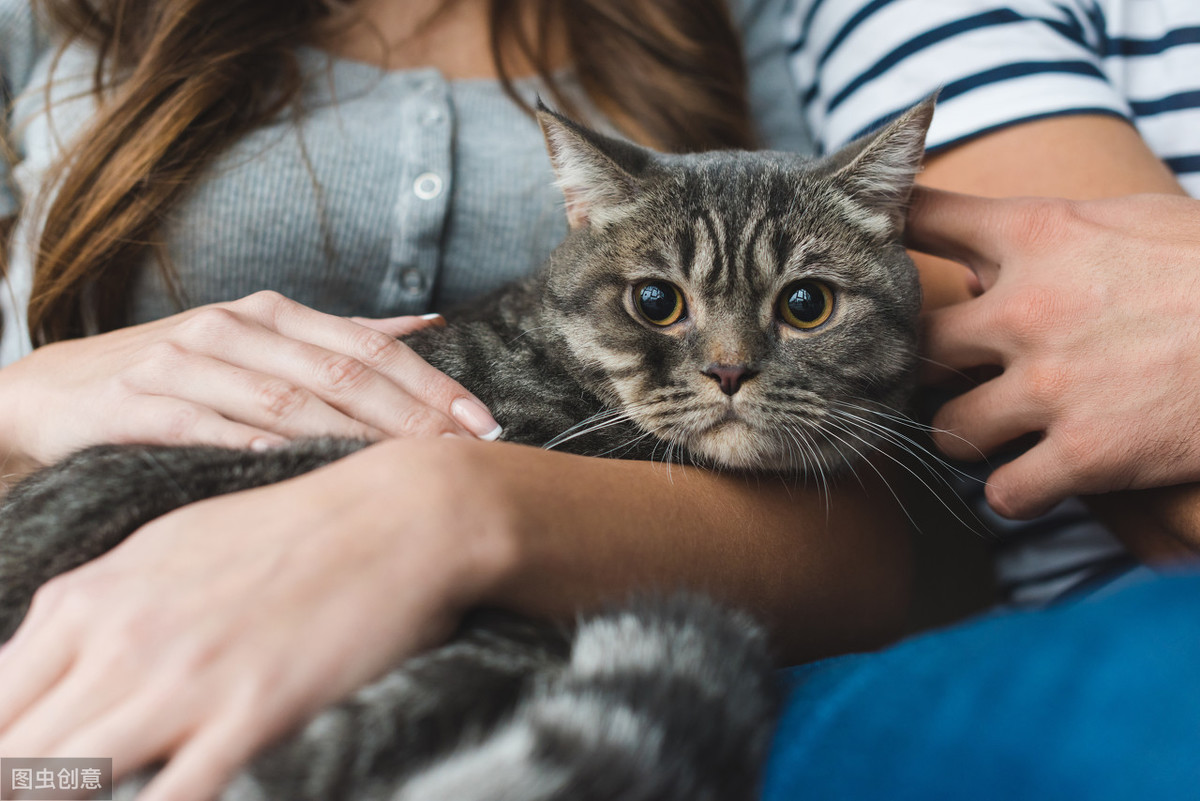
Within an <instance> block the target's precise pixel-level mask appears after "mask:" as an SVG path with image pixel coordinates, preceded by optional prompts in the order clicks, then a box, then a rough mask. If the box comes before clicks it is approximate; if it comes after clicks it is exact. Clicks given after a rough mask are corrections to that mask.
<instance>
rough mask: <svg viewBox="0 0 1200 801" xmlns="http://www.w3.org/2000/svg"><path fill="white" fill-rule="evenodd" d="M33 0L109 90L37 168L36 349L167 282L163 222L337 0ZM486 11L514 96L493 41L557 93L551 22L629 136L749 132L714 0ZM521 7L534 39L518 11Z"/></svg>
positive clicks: (281, 91) (659, 140)
mask: <svg viewBox="0 0 1200 801" xmlns="http://www.w3.org/2000/svg"><path fill="white" fill-rule="evenodd" d="M452 1H453V0H450V2H452ZM40 2H41V4H42V5H43V6H44V9H45V12H46V14H47V16H48V18H49V19H50V20H51V21H52V22H53V23H54V24H55V25H57V27H58V28H59V29H61V30H62V32H63V33H64V34H65V42H67V43H69V42H71V41H76V40H82V41H85V42H87V43H89V44H91V45H92V46H94V47H95V48H96V50H97V52H98V54H99V57H98V59H97V63H96V69H95V73H94V82H93V88H94V92H95V94H96V96H97V98H98V99H99V100H100V101H101V103H100V110H99V113H98V114H97V115H96V118H95V119H94V121H93V122H92V124H91V127H90V129H89V131H88V132H87V133H86V134H85V135H83V136H81V137H80V139H79V140H78V143H77V144H75V145H74V146H73V147H72V148H71V149H70V150H69V151H68V152H66V153H64V154H63V157H62V158H61V159H60V161H59V163H58V165H57V168H56V170H55V171H54V172H52V174H51V175H50V176H48V179H47V185H48V186H55V187H56V194H55V196H54V200H53V202H52V203H51V204H50V206H49V209H48V210H47V216H46V223H45V228H44V230H43V233H42V239H41V246H40V248H39V252H38V256H37V260H36V266H35V269H34V281H33V294H32V298H31V300H30V305H29V328H30V334H31V335H32V337H33V340H34V342H35V344H38V345H41V344H45V343H48V342H53V341H56V340H60V339H67V338H71V337H76V336H81V335H83V334H84V333H85V328H86V325H85V321H86V320H93V321H94V322H95V324H96V325H98V326H99V327H100V328H101V329H102V330H108V329H112V328H117V327H119V326H121V325H123V324H124V321H125V318H126V307H127V298H126V296H127V293H128V287H129V283H130V281H131V278H132V276H133V273H134V270H135V269H136V268H137V266H138V265H140V264H142V263H144V261H145V259H146V256H147V255H148V254H149V253H151V252H157V253H158V254H159V255H160V258H159V259H158V260H157V261H158V263H159V266H160V269H162V270H163V271H164V273H165V277H166V278H167V280H168V285H171V281H170V278H171V276H170V270H169V267H168V265H167V262H166V259H165V256H164V253H165V247H164V245H163V243H162V242H161V241H160V240H158V239H157V238H156V235H157V234H158V231H159V228H160V223H161V222H162V220H163V219H164V217H165V216H166V214H167V213H168V211H169V209H170V208H171V207H172V205H173V204H174V203H175V202H176V201H177V200H178V198H179V197H180V195H181V193H182V192H183V191H184V190H185V189H186V188H187V187H188V186H189V185H190V184H191V183H192V182H193V181H194V180H195V179H196V178H197V177H198V176H199V175H200V173H201V172H202V171H203V170H204V168H205V167H206V166H207V164H208V163H209V161H210V160H211V159H212V158H213V157H214V155H216V154H217V153H219V152H220V151H221V150H222V149H223V148H224V147H227V146H228V145H230V144H231V143H232V142H233V141H235V140H236V139H237V138H238V137H239V136H241V135H243V134H244V133H246V132H247V131H249V130H251V129H252V128H254V127H255V126H258V125H261V124H263V123H264V122H265V121H267V120H268V119H270V118H272V117H274V116H275V115H277V114H278V113H280V112H281V111H283V110H284V109H285V108H286V107H287V106H288V105H290V104H292V103H294V102H296V98H297V97H298V95H299V89H300V88H301V81H302V75H301V73H300V68H299V64H298V62H297V60H296V56H295V47H296V45H297V44H298V43H301V42H304V41H306V40H308V39H310V38H311V37H312V35H313V33H314V31H315V30H316V28H317V26H318V25H320V24H322V23H324V22H328V21H329V19H330V18H331V15H332V14H334V13H335V11H337V10H339V8H338V7H339V6H340V5H341V3H340V2H339V0H253V2H231V1H230V0H40ZM490 9H491V10H490V24H491V41H492V58H493V61H494V63H495V66H496V70H497V72H498V74H499V75H500V79H501V82H502V85H503V86H504V87H505V90H506V91H507V92H508V93H509V95H510V96H511V97H513V99H514V100H517V101H518V102H520V101H519V99H518V98H517V96H516V94H515V93H514V92H513V91H512V87H511V83H510V75H509V70H508V66H507V63H508V62H507V61H506V60H505V59H502V58H501V54H502V53H505V52H508V53H511V52H514V48H515V52H518V53H520V54H522V55H523V56H524V57H525V58H526V60H527V61H528V63H530V64H532V65H533V67H534V68H535V69H536V71H537V73H538V74H539V75H540V77H541V78H542V80H543V81H544V82H545V83H546V84H547V87H548V90H549V94H550V96H551V98H552V99H553V100H554V101H555V102H558V103H560V105H566V104H565V99H564V98H563V97H562V95H561V93H559V92H558V91H557V87H556V84H555V81H554V70H553V68H552V64H551V63H550V52H549V44H548V35H547V34H546V31H547V30H548V29H549V25H550V24H552V22H553V23H557V24H561V25H562V26H563V29H564V31H565V38H566V41H567V45H568V47H569V51H570V55H571V58H572V61H573V63H574V66H575V67H576V71H577V73H578V75H579V76H580V79H581V81H582V83H583V86H584V89H585V90H586V91H587V93H588V95H589V97H590V98H591V99H592V101H593V102H595V103H596V104H597V106H598V107H599V108H600V109H601V110H603V111H604V112H605V113H606V114H608V115H609V116H610V117H611V119H612V120H613V121H614V122H615V123H616V124H617V125H618V126H619V127H621V128H622V130H624V131H625V132H626V133H627V134H628V135H629V136H631V137H632V138H634V139H637V140H639V141H642V142H643V143H645V144H649V145H652V146H656V147H658V148H660V149H664V150H676V151H685V150H704V149H711V148H716V147H748V146H750V145H751V144H752V140H753V134H752V129H751V127H750V123H749V113H748V104H747V99H746V89H745V70H744V66H743V62H742V57H741V49H740V45H739V42H738V38H737V36H736V34H735V31H734V29H733V25H732V22H731V21H730V19H729V13H728V10H727V9H726V8H725V7H724V4H723V3H722V2H721V0H571V1H570V3H569V4H568V3H564V2H563V0H490ZM530 10H532V11H533V12H534V16H535V19H536V20H537V21H538V25H537V26H536V29H535V33H534V34H533V35H532V36H531V35H530V34H529V32H528V30H527V29H526V27H525V26H524V25H522V24H521V23H520V21H519V16H520V15H519V13H518V12H520V11H530ZM64 47H65V44H64Z"/></svg>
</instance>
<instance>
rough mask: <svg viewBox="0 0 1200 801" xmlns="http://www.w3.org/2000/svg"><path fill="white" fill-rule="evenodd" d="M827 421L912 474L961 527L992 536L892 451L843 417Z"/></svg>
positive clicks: (980, 522) (987, 536)
mask: <svg viewBox="0 0 1200 801" xmlns="http://www.w3.org/2000/svg"><path fill="white" fill-rule="evenodd" d="M828 422H829V425H831V426H833V427H834V428H837V429H838V430H840V431H842V432H844V433H845V434H848V435H849V436H851V437H854V438H855V439H857V440H858V441H859V442H861V443H862V444H863V445H866V446H868V447H871V448H872V449H873V450H874V451H875V452H876V453H879V454H881V455H882V456H884V457H885V458H887V459H889V460H891V461H892V462H894V463H895V464H896V465H898V466H899V467H900V468H901V469H902V470H904V471H905V472H906V473H908V474H909V475H910V476H912V477H913V478H914V479H916V480H917V482H919V483H920V484H921V486H923V487H924V488H925V489H926V490H927V491H928V492H929V494H930V495H932V496H933V498H934V499H935V500H937V502H938V503H939V504H940V505H941V506H942V507H943V508H944V509H945V510H946V511H947V512H949V513H950V515H951V516H952V517H953V518H954V519H955V520H957V521H958V522H959V523H961V524H962V525H963V527H965V528H966V529H967V530H968V531H970V532H971V533H972V534H974V535H976V536H977V537H981V538H983V539H989V538H991V537H993V536H994V535H993V534H992V532H991V531H990V530H989V529H987V528H986V527H984V529H983V530H982V531H980V530H979V529H978V528H976V527H975V525H973V524H972V523H970V522H968V521H967V520H965V519H963V517H962V515H960V514H959V513H958V511H957V510H955V509H954V507H953V506H951V505H950V503H949V502H948V501H947V500H946V499H945V498H943V497H942V494H941V493H940V492H938V491H937V490H935V489H934V488H933V486H932V485H930V484H929V482H927V481H926V480H925V479H923V478H922V477H921V476H920V474H918V473H917V471H916V470H913V469H912V468H911V467H909V466H908V465H907V464H905V463H904V462H903V461H902V460H900V459H898V458H896V457H895V456H893V455H892V453H891V452H890V451H889V450H887V449H886V448H879V447H875V446H874V445H873V444H872V443H871V441H870V440H868V439H866V438H865V437H863V436H862V435H861V434H859V433H857V432H856V431H854V429H852V428H850V427H849V426H848V425H846V423H847V422H848V421H846V420H845V419H844V418H840V422H839V420H834V419H830V420H829V421H828ZM901 506H903V504H901ZM905 514H906V515H907V514H908V513H907V511H906V512H905ZM972 517H974V514H972ZM975 523H978V524H980V525H982V521H980V520H979V519H978V518H976V519H975Z"/></svg>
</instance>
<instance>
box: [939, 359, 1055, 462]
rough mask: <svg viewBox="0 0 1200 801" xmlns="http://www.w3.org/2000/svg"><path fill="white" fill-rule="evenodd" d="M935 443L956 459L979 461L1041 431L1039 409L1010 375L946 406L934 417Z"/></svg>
mask: <svg viewBox="0 0 1200 801" xmlns="http://www.w3.org/2000/svg"><path fill="white" fill-rule="evenodd" d="M933 427H934V432H933V441H934V442H935V443H936V444H937V446H938V448H939V449H940V450H941V451H942V452H943V453H945V454H946V455H947V456H949V457H950V458H952V459H961V460H963V461H977V460H979V459H981V458H983V457H985V456H987V455H989V454H991V453H992V452H994V451H995V450H996V449H997V448H999V447H1000V446H1002V445H1005V444H1007V443H1009V442H1012V441H1013V440H1015V439H1018V438H1020V437H1022V436H1024V435H1025V434H1029V433H1030V432H1033V431H1039V430H1041V428H1042V421H1041V420H1039V419H1038V409H1037V407H1036V406H1034V405H1032V404H1030V403H1029V402H1028V397H1027V396H1026V395H1024V394H1023V393H1022V392H1021V391H1020V386H1019V385H1018V383H1017V382H1016V381H1015V380H1013V379H1012V378H1011V377H1010V376H1008V375H1001V376H998V377H997V378H993V379H992V380H991V381H986V382H984V383H983V384H981V385H980V386H978V387H976V388H975V389H973V390H971V391H970V392H968V393H966V394H965V395H961V396H959V397H957V398H954V399H953V400H951V401H949V402H947V403H946V405H944V406H943V407H942V408H941V409H940V410H938V413H937V414H936V415H935V416H934V418H933Z"/></svg>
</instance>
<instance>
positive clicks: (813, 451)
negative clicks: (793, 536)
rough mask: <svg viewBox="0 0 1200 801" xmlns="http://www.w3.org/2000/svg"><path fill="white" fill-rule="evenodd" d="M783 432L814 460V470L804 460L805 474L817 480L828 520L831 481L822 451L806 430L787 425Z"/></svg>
mask: <svg viewBox="0 0 1200 801" xmlns="http://www.w3.org/2000/svg"><path fill="white" fill-rule="evenodd" d="M783 430H784V431H786V432H787V433H788V434H789V435H791V436H792V437H793V438H794V439H795V441H796V445H797V447H799V448H800V450H801V453H806V454H808V456H811V458H812V469H811V470H809V469H808V465H809V459H808V456H806V457H805V460H804V465H805V474H806V475H811V476H812V477H813V478H814V479H816V487H817V496H818V497H820V496H824V499H825V518H826V520H828V518H829V507H830V490H829V481H828V479H827V478H826V475H825V468H824V466H823V465H822V463H821V461H820V460H819V456H820V449H819V448H817V445H816V443H815V442H812V441H811V439H810V438H809V436H808V432H807V431H805V430H804V429H801V428H798V427H793V426H790V425H786V424H785V425H784V427H783Z"/></svg>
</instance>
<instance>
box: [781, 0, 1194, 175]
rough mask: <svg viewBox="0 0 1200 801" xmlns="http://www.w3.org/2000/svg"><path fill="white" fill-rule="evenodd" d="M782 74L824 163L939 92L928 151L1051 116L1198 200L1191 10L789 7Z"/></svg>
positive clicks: (803, 1)
mask: <svg viewBox="0 0 1200 801" xmlns="http://www.w3.org/2000/svg"><path fill="white" fill-rule="evenodd" d="M787 37H788V43H789V46H790V50H791V65H792V72H793V74H794V76H795V78H796V81H797V83H798V84H799V87H800V97H801V102H802V104H803V107H804V112H805V115H806V117H807V120H808V123H809V125H810V126H811V129H812V131H813V133H814V135H815V136H816V138H817V140H818V142H819V144H820V146H821V147H822V148H823V149H825V150H834V149H836V148H838V147H840V146H841V145H843V144H845V143H846V142H848V141H850V140H852V139H854V138H856V137H857V136H859V135H861V134H863V133H865V132H867V131H869V130H871V129H873V128H875V127H878V126H879V125H880V124H882V123H883V122H884V121H886V120H887V119H889V118H890V117H891V116H893V115H894V114H896V113H897V112H898V111H899V110H901V109H903V108H905V107H907V106H910V105H912V104H913V103H915V102H916V101H918V100H920V99H921V98H922V97H923V96H925V95H927V94H929V93H930V92H932V91H933V90H934V89H937V88H938V87H941V90H942V91H941V95H940V103H939V106H938V111H937V114H936V116H935V118H934V121H933V127H932V129H931V130H930V132H929V139H928V142H929V146H930V149H931V150H933V151H937V150H939V149H942V148H946V147H950V146H952V145H954V144H957V143H960V142H962V141H964V140H967V139H970V138H971V137H974V136H978V135H980V134H983V133H987V132H989V131H992V130H996V129H998V128H1002V127H1005V126H1008V125H1013V124H1015V123H1019V122H1027V121H1031V120H1037V119H1042V118H1046V117H1054V116H1061V115H1065V114H1083V113H1092V114H1108V115H1114V116H1118V117H1121V118H1124V119H1128V120H1131V121H1132V122H1133V123H1134V124H1135V125H1136V126H1137V129H1138V131H1139V132H1140V133H1141V135H1142V137H1143V138H1144V139H1145V140H1146V142H1147V144H1149V146H1150V148H1151V149H1152V150H1153V151H1154V152H1155V153H1157V154H1158V156H1159V157H1160V158H1162V160H1163V161H1164V162H1166V164H1167V166H1169V167H1170V168H1171V169H1172V170H1173V171H1174V172H1175V174H1176V175H1177V176H1178V177H1179V180H1180V182H1181V183H1182V184H1183V186H1184V188H1186V189H1187V190H1188V192H1189V193H1191V194H1192V195H1200V1H1198V0H1013V1H1012V2H1006V3H1002V2H993V0H953V2H949V1H948V0H796V2H795V8H794V9H793V11H792V14H791V15H790V18H789V22H788V27H787Z"/></svg>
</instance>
